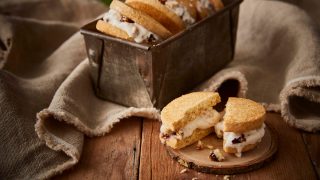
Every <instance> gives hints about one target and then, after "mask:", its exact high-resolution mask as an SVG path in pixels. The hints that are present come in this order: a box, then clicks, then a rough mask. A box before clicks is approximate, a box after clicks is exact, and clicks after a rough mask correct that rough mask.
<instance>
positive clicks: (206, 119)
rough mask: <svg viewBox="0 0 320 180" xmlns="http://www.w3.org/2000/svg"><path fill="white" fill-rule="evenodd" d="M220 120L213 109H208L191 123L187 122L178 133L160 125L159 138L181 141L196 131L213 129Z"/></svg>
mask: <svg viewBox="0 0 320 180" xmlns="http://www.w3.org/2000/svg"><path fill="white" fill-rule="evenodd" d="M219 119H220V114H219V113H218V112H217V111H216V110H214V109H208V110H206V111H204V112H203V113H201V115H200V116H197V117H196V118H195V119H194V120H193V121H190V122H188V123H187V124H186V125H185V126H184V127H183V128H181V129H180V130H178V131H172V130H170V129H169V128H168V127H167V126H166V125H165V124H162V125H161V128H160V136H161V137H162V139H170V138H174V139H180V140H181V139H183V138H186V137H189V136H191V135H192V134H193V132H194V131H195V130H196V129H208V128H210V127H213V126H214V125H215V124H216V123H217V122H218V121H219Z"/></svg>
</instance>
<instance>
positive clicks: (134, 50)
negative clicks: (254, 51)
mask: <svg viewBox="0 0 320 180" xmlns="http://www.w3.org/2000/svg"><path fill="white" fill-rule="evenodd" d="M241 2H242V0H225V1H224V4H225V8H224V9H223V10H221V11H219V12H218V13H215V14H213V15H211V16H209V17H207V18H205V19H203V20H201V21H199V22H197V23H195V24H194V25H192V26H190V27H188V28H187V29H186V30H184V31H182V32H180V33H178V34H175V35H174V36H172V37H170V38H168V39H166V40H164V41H162V42H160V43H158V44H138V43H135V42H130V41H126V40H122V39H119V38H115V37H112V36H108V35H105V34H103V33H100V32H99V31H97V30H96V28H95V25H96V22H97V20H95V21H93V22H91V23H89V24H87V25H85V26H84V27H82V28H81V33H82V34H83V35H84V39H85V44H86V49H87V54H88V59H89V61H90V68H91V75H92V78H93V82H94V88H95V91H96V94H97V96H98V97H100V98H102V99H106V100H109V101H113V102H116V103H119V104H122V105H126V106H134V107H152V106H155V107H157V108H162V107H164V106H165V105H166V104H167V103H168V102H170V101H171V100H172V99H174V98H176V97H178V96H180V95H182V94H184V93H186V92H187V91H189V90H191V89H192V88H194V87H195V86H196V85H198V84H200V83H201V82H203V81H204V80H206V79H207V78H209V77H210V76H212V75H213V74H214V73H215V72H217V71H218V70H220V69H221V68H223V67H224V66H225V65H226V64H227V63H229V62H230V61H231V60H232V58H233V55H234V48H235V40H236V32H237V24H238V15H239V5H240V3H241Z"/></svg>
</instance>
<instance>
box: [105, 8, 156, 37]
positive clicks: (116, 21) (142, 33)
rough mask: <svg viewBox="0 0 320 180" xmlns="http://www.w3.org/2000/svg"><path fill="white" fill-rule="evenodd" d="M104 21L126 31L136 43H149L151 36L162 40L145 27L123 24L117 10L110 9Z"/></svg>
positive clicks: (135, 24)
mask: <svg viewBox="0 0 320 180" xmlns="http://www.w3.org/2000/svg"><path fill="white" fill-rule="evenodd" d="M103 20H104V21H106V22H108V23H109V24H111V25H113V26H115V27H117V28H119V29H121V30H123V31H125V32H126V33H127V34H128V36H129V37H131V38H133V39H134V41H135V42H137V43H141V42H143V41H147V40H148V38H149V37H150V36H153V37H154V38H155V40H156V41H158V40H159V39H160V37H159V36H157V35H156V34H154V33H152V32H151V31H149V30H147V29H146V28H144V27H143V26H141V25H139V24H137V23H135V22H133V23H129V22H122V21H120V20H121V14H120V13H119V12H117V11H116V10H113V9H110V10H109V11H108V12H107V13H106V14H105V15H104V17H103Z"/></svg>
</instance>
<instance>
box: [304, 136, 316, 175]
mask: <svg viewBox="0 0 320 180" xmlns="http://www.w3.org/2000/svg"><path fill="white" fill-rule="evenodd" d="M302 136H303V140H304V142H305V144H306V147H307V150H308V152H309V157H310V159H311V161H312V164H313V166H314V169H315V171H316V172H317V175H318V179H320V133H317V134H311V133H305V132H304V133H302Z"/></svg>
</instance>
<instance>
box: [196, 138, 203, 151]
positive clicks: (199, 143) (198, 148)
mask: <svg viewBox="0 0 320 180" xmlns="http://www.w3.org/2000/svg"><path fill="white" fill-rule="evenodd" d="M203 148H204V145H203V143H202V141H200V140H199V141H198V143H197V146H196V149H197V150H202V149H203Z"/></svg>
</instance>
